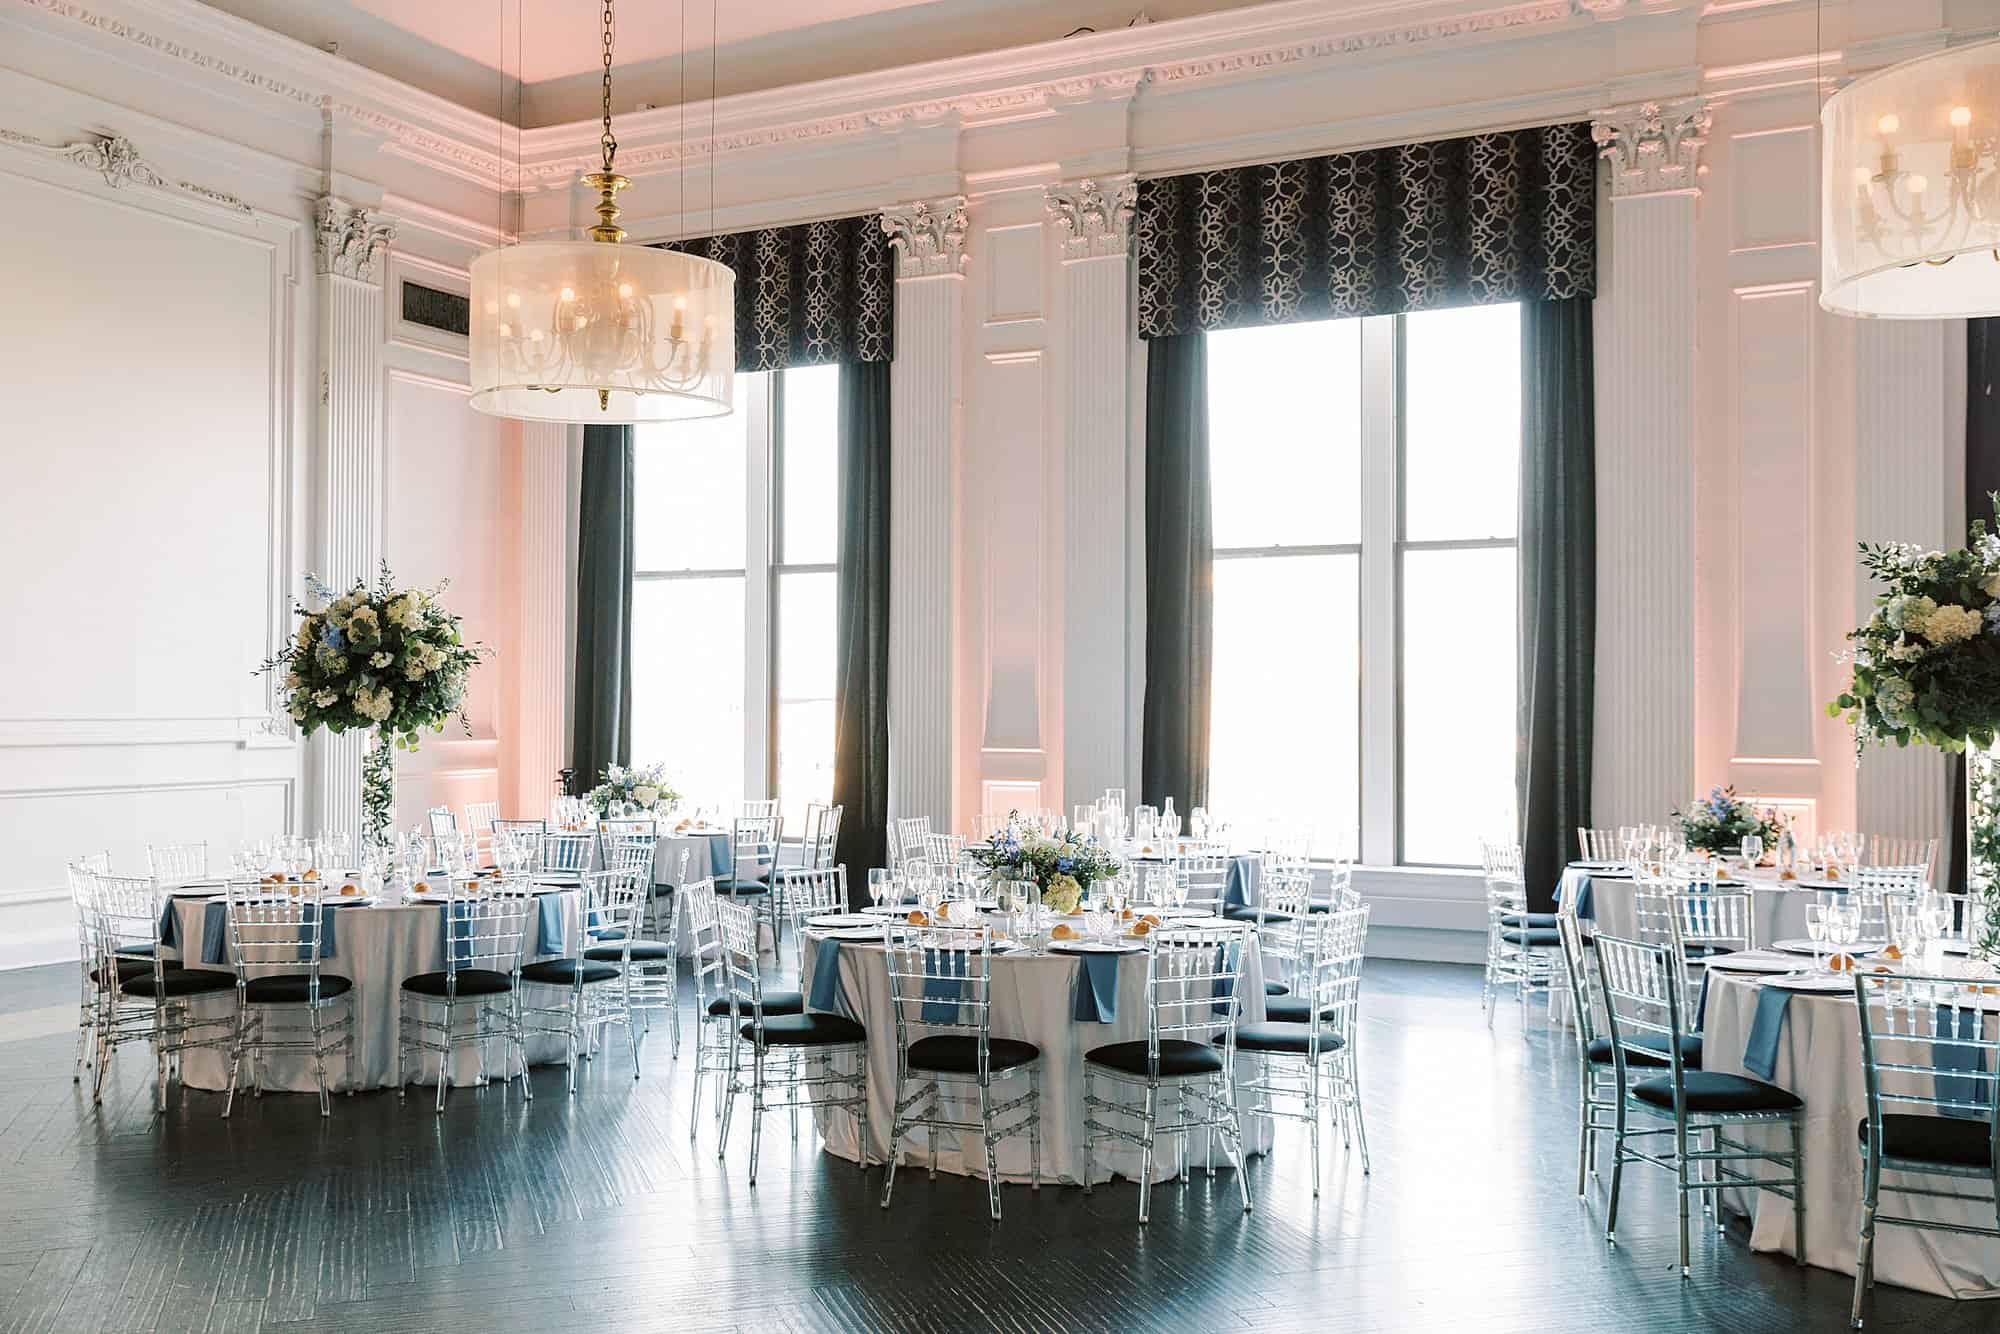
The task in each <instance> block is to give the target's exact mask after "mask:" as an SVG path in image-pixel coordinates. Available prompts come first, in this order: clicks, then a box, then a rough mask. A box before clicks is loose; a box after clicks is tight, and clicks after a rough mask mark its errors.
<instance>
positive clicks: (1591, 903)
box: [1557, 865, 1844, 946]
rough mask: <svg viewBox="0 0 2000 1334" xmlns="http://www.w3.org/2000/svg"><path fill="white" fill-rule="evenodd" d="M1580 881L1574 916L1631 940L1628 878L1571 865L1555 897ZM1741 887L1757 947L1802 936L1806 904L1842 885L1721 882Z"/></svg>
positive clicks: (1635, 921)
mask: <svg viewBox="0 0 2000 1334" xmlns="http://www.w3.org/2000/svg"><path fill="white" fill-rule="evenodd" d="M1586 884H1587V885H1588V886H1589V897H1588V899H1587V901H1586V903H1585V905H1584V906H1582V907H1580V908H1579V909H1578V910H1577V918H1578V920H1579V921H1582V922H1587V923H1589V924H1590V930H1591V931H1593V932H1596V931H1602V932H1603V933H1604V934H1606V935H1609V936H1617V937H1619V938H1621V939H1624V940H1633V939H1637V938H1638V935H1639V913H1638V909H1637V908H1636V907H1635V906H1634V904H1633V883H1632V877H1631V876H1630V875H1621V874H1618V873H1607V872H1604V871H1591V870H1588V869H1586V868H1584V867H1581V866H1575V865H1572V866H1570V867H1569V868H1568V869H1567V870H1565V871H1564V872H1563V877H1562V886H1561V888H1560V889H1559V890H1557V898H1558V901H1559V902H1565V903H1566V902H1569V901H1570V900H1571V898H1572V897H1573V896H1575V895H1577V894H1580V893H1582V892H1583V888H1584V886H1585V885H1586ZM1745 887H1747V888H1748V889H1749V890H1750V913H1751V917H1752V919H1753V923H1754V926H1755V930H1756V932H1757V938H1756V943H1757V944H1758V945H1760V946H1764V945H1772V944H1775V943H1777V942H1778V941H1780V940H1800V939H1803V938H1804V937H1805V934H1806V908H1807V907H1808V906H1809V905H1811V904H1813V903H1816V902H1818V901H1819V896H1820V894H1821V893H1824V892H1828V891H1833V892H1838V891H1840V890H1842V889H1843V888H1844V887H1843V886H1841V885H1838V884H1831V885H1829V884H1823V883H1821V882H1819V881H1816V880H1804V881H1787V882H1784V883H1780V882H1779V881H1778V880H1776V879H1775V878H1772V877H1770V876H1768V875H1762V876H1752V877H1751V878H1749V879H1748V880H1746V881H1744V882H1743V885H1741V886H1739V885H1724V886H1722V888H1724V889H1726V890H1736V889H1740V888H1745Z"/></svg>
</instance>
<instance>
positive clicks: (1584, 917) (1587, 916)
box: [1576, 872, 1597, 922]
mask: <svg viewBox="0 0 2000 1334" xmlns="http://www.w3.org/2000/svg"><path fill="white" fill-rule="evenodd" d="M1576 920H1578V921H1579V922H1594V921H1596V920H1597V904H1596V902H1595V893H1594V891H1593V889H1592V886H1591V883H1590V875H1589V873H1588V872H1584V873H1582V874H1579V875H1578V876H1577V877H1576Z"/></svg>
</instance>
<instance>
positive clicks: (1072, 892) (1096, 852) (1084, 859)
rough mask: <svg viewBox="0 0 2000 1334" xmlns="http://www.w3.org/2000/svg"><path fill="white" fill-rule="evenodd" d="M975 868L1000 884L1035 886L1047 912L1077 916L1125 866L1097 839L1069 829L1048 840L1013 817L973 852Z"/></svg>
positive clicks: (1039, 832)
mask: <svg viewBox="0 0 2000 1334" xmlns="http://www.w3.org/2000/svg"><path fill="white" fill-rule="evenodd" d="M971 856H972V859H973V861H974V862H975V863H977V864H978V865H980V866H983V867H985V868H986V869H987V870H988V871H990V872H992V874H993V876H994V878H995V879H1000V880H1031V881H1033V882H1034V883H1035V884H1036V885H1037V886H1039V887H1040V888H1041V891H1042V903H1043V905H1044V906H1046V907H1048V908H1050V909H1053V910H1054V911H1056V912H1059V913H1073V912H1075V911H1076V910H1077V907H1078V905H1079V904H1081V903H1082V902H1083V896H1084V894H1085V893H1086V892H1087V891H1088V890H1089V889H1090V886H1091V885H1092V884H1093V883H1094V882H1096V881H1099V880H1108V879H1110V878H1111V877H1112V876H1115V875H1117V874H1118V872H1119V871H1120V869H1122V868H1121V863H1120V862H1119V860H1118V859H1117V858H1116V857H1114V856H1112V855H1111V854H1110V853H1109V852H1107V851H1106V850H1105V849H1104V848H1103V847H1102V846H1101V845H1100V844H1099V843H1098V842H1097V839H1096V838H1095V837H1094V836H1092V837H1088V838H1080V837H1078V836H1077V834H1076V833H1075V832H1073V831H1071V830H1068V829H1064V830H1060V831H1058V832H1056V833H1053V834H1045V833H1043V832H1041V831H1040V830H1039V829H1036V828H1034V827H1033V826H1031V825H1028V824H1026V823H1024V822H1023V821H1021V820H1020V818H1019V815H1018V813H1009V815H1008V817H1007V824H1006V826H1005V827H1004V828H1002V829H1000V830H999V831H998V832H997V833H995V834H994V835H993V838H992V840H991V841H990V842H989V843H988V844H987V846H985V847H983V848H974V849H972V850H971Z"/></svg>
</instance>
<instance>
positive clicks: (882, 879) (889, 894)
mask: <svg viewBox="0 0 2000 1334" xmlns="http://www.w3.org/2000/svg"><path fill="white" fill-rule="evenodd" d="M895 892H896V873H895V872H894V871H891V870H889V869H888V868H887V867H885V866H871V867H869V868H868V898H869V900H870V901H871V902H872V903H874V905H875V906H876V907H878V908H879V907H881V906H882V905H883V903H885V902H889V901H891V900H892V899H893V896H894V895H895Z"/></svg>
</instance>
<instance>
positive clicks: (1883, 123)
mask: <svg viewBox="0 0 2000 1334" xmlns="http://www.w3.org/2000/svg"><path fill="white" fill-rule="evenodd" d="M1875 128H1876V129H1878V130H1880V131H1881V132H1882V133H1883V135H1885V136H1887V135H1891V134H1894V133H1895V132H1896V131H1898V130H1900V129H1902V128H1903V118H1902V117H1901V116H1898V115H1897V114H1896V113H1895V112H1893V111H1892V112H1890V113H1889V114H1888V115H1886V116H1884V117H1882V119H1880V120H1878V121H1876V122H1875Z"/></svg>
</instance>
